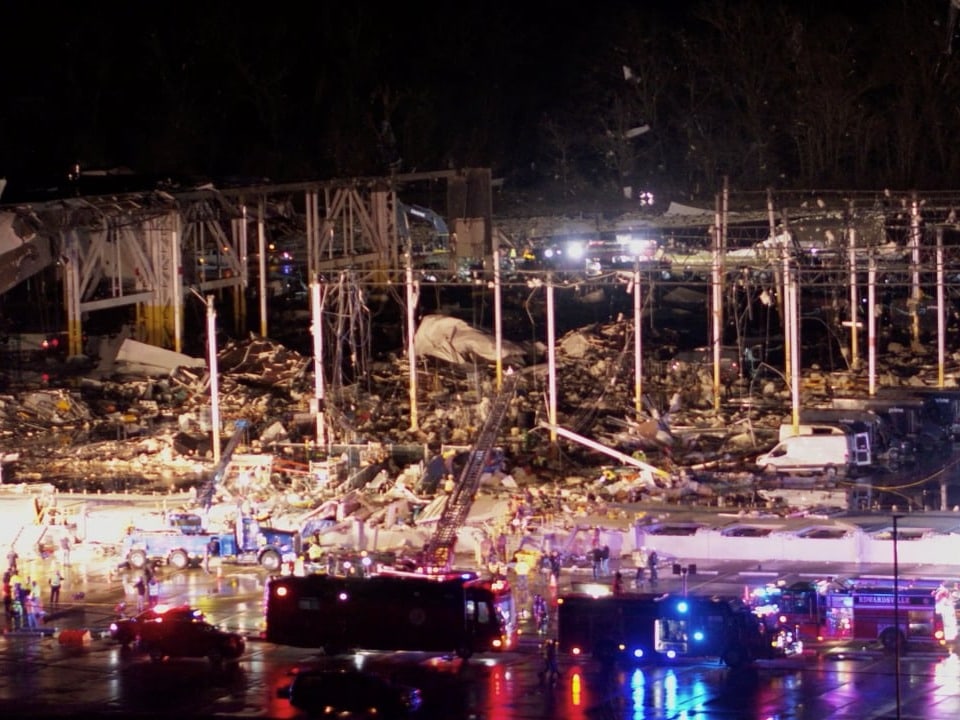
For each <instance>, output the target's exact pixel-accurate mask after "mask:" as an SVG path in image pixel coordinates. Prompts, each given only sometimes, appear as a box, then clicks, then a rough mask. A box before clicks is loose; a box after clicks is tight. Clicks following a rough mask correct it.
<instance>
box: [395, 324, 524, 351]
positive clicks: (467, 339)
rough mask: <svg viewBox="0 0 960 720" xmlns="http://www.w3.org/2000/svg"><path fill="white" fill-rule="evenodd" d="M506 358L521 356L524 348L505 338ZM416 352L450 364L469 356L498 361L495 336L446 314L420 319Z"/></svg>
mask: <svg viewBox="0 0 960 720" xmlns="http://www.w3.org/2000/svg"><path fill="white" fill-rule="evenodd" d="M501 347H502V349H503V357H504V358H508V357H512V358H519V357H522V356H523V349H522V348H521V347H520V346H519V345H517V344H516V343H512V342H510V341H509V340H503V341H502V343H501ZM413 351H414V352H415V353H416V354H417V355H428V356H430V357H435V358H437V359H438V360H446V361H447V362H451V363H462V362H466V361H467V360H469V359H470V358H482V359H484V360H489V361H491V362H496V360H497V346H496V338H494V336H493V335H490V334H489V333H486V332H484V331H483V330H477V329H476V328H474V327H471V326H470V325H469V324H467V323H466V322H465V321H463V320H459V319H457V318H452V317H447V316H445V315H427V316H426V317H425V318H423V320H421V321H420V326H419V327H418V328H417V333H416V335H414V338H413Z"/></svg>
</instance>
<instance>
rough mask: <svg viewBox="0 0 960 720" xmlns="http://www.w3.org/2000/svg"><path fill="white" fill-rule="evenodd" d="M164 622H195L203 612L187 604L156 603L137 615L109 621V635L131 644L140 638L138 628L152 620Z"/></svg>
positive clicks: (119, 641) (124, 643) (201, 616)
mask: <svg viewBox="0 0 960 720" xmlns="http://www.w3.org/2000/svg"><path fill="white" fill-rule="evenodd" d="M158 619H159V620H163V621H164V622H177V621H179V622H195V621H197V620H203V613H202V612H201V611H200V610H196V609H194V608H192V607H190V606H189V605H176V606H173V607H171V606H169V605H157V606H156V607H152V608H150V609H148V610H144V611H143V612H141V613H139V614H138V615H133V616H131V617H124V618H120V619H118V620H114V621H113V622H112V623H110V637H111V638H113V639H114V640H116V641H117V642H118V643H120V644H121V645H124V646H127V645H133V644H134V643H136V642H138V641H139V640H140V629H141V628H142V627H143V626H144V624H145V623H148V622H152V621H154V620H158Z"/></svg>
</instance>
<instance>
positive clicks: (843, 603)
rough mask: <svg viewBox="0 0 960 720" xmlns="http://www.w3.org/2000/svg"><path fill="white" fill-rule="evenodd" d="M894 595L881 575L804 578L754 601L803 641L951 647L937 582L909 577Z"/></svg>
mask: <svg viewBox="0 0 960 720" xmlns="http://www.w3.org/2000/svg"><path fill="white" fill-rule="evenodd" d="M897 589H898V593H897V594H896V595H895V594H894V585H893V583H892V582H889V583H888V582H884V581H882V580H881V579H867V578H864V579H859V580H852V581H837V580H830V581H819V582H816V581H798V582H795V583H792V584H790V585H784V586H775V587H767V588H764V589H762V590H759V591H755V592H754V593H753V596H752V599H751V604H752V605H753V607H754V610H755V611H756V612H757V613H758V614H763V615H766V616H767V617H769V618H771V619H772V620H773V621H774V622H775V623H777V624H779V625H780V626H782V627H793V628H795V629H796V633H797V635H798V637H799V638H800V639H801V640H804V641H807V642H810V641H825V640H863V641H868V642H873V641H879V642H880V644H881V645H883V647H884V648H887V649H893V648H895V647H896V646H897V631H898V628H899V635H900V638H899V641H900V644H901V647H906V644H907V643H924V644H933V645H938V646H940V645H945V644H946V640H945V639H944V632H943V618H942V617H941V615H940V613H939V612H938V609H937V600H936V597H935V594H936V589H935V585H934V586H930V585H929V584H927V583H924V582H922V581H920V582H910V581H908V580H905V581H904V582H903V583H902V584H899V587H898V588H897Z"/></svg>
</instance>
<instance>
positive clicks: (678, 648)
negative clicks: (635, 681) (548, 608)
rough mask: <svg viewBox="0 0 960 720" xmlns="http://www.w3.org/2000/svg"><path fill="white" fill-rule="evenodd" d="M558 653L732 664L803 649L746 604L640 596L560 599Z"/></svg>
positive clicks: (583, 595)
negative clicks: (699, 659) (768, 626)
mask: <svg viewBox="0 0 960 720" xmlns="http://www.w3.org/2000/svg"><path fill="white" fill-rule="evenodd" d="M557 624H558V630H557V636H558V638H557V639H558V641H559V645H560V648H559V649H560V652H562V653H566V654H569V655H573V656H580V655H591V656H593V657H595V658H598V659H600V660H602V661H621V662H643V661H647V662H657V661H669V660H674V659H679V658H685V657H690V658H705V657H716V658H720V659H721V660H723V662H724V663H726V664H727V665H728V666H730V667H741V666H743V665H746V664H748V663H750V662H752V661H753V660H757V659H766V658H778V657H786V656H788V655H794V654H797V653H799V652H802V650H803V646H802V644H801V643H799V642H797V641H796V640H795V639H794V638H793V637H791V635H790V633H789V632H788V631H771V630H769V629H768V628H767V626H766V625H765V624H764V622H763V620H762V619H761V618H759V617H757V616H756V615H755V614H754V613H753V612H752V611H751V610H750V609H749V608H748V607H747V606H746V605H745V604H744V603H743V602H742V601H741V600H739V599H723V598H717V597H699V596H687V595H670V594H665V595H664V594H660V595H658V594H653V593H637V594H627V595H601V596H597V595H591V594H588V593H579V594H570V595H564V596H561V597H560V598H558V604H557Z"/></svg>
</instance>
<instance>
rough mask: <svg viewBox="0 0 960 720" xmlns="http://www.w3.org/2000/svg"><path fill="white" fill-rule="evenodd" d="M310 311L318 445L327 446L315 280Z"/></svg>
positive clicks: (319, 309) (320, 305) (320, 313)
mask: <svg viewBox="0 0 960 720" xmlns="http://www.w3.org/2000/svg"><path fill="white" fill-rule="evenodd" d="M310 310H311V317H312V318H313V323H312V326H311V331H312V332H313V394H314V403H315V408H314V415H315V416H316V421H317V445H318V446H320V447H324V448H325V447H326V445H327V423H326V417H325V413H324V409H325V402H326V401H325V399H324V384H323V299H322V294H321V289H320V282H319V281H318V280H317V279H316V278H314V279H313V281H312V282H311V283H310Z"/></svg>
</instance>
